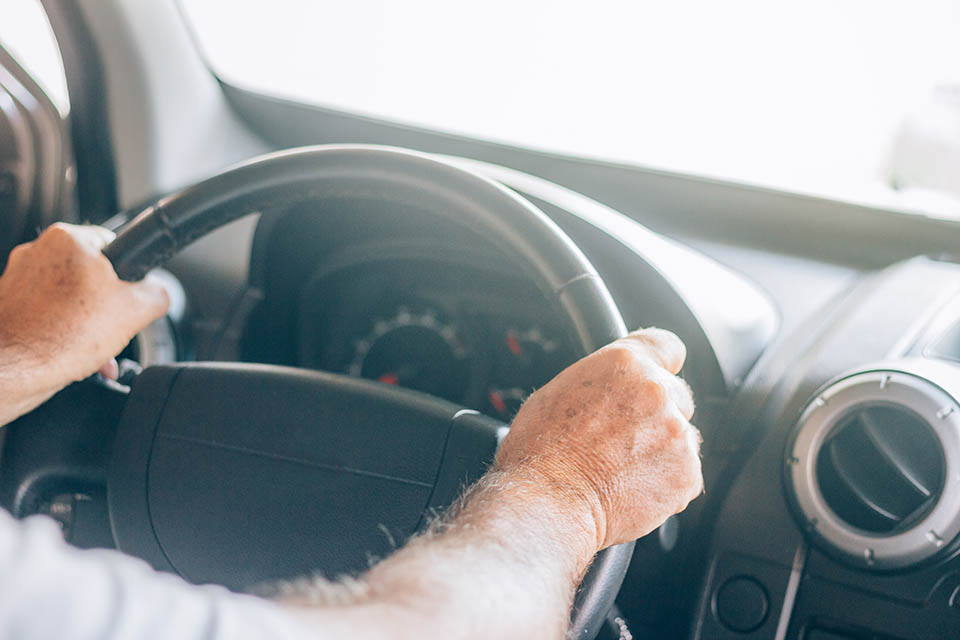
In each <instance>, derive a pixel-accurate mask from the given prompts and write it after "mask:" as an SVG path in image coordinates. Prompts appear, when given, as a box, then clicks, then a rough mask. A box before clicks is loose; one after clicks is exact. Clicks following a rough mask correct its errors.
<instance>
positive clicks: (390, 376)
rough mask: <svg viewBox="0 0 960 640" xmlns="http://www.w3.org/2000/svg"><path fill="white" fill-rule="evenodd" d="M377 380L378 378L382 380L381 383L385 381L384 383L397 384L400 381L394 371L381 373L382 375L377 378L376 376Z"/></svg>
mask: <svg viewBox="0 0 960 640" xmlns="http://www.w3.org/2000/svg"><path fill="white" fill-rule="evenodd" d="M377 380H379V381H380V382H383V383H385V384H399V383H400V376H398V375H397V374H396V373H394V372H393V371H391V372H389V373H385V374H383V375H382V376H380V377H379V378H377Z"/></svg>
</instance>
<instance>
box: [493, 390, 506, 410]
mask: <svg viewBox="0 0 960 640" xmlns="http://www.w3.org/2000/svg"><path fill="white" fill-rule="evenodd" d="M489 397H490V405H491V406H493V408H494V409H496V410H497V412H498V413H506V412H507V403H506V402H504V401H503V396H502V395H500V392H499V391H491V392H490V396H489Z"/></svg>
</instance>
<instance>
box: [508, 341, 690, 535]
mask: <svg viewBox="0 0 960 640" xmlns="http://www.w3.org/2000/svg"><path fill="white" fill-rule="evenodd" d="M685 356H686V350H685V348H684V346H683V343H682V342H680V340H679V339H678V338H677V337H676V336H675V335H674V334H672V333H670V332H668V331H663V330H660V329H647V330H644V331H638V332H635V333H633V334H631V335H630V336H628V337H626V338H623V339H621V340H617V341H616V342H614V343H612V344H610V345H607V346H606V347H604V348H602V349H600V350H599V351H597V352H595V353H593V354H591V355H589V356H587V357H586V358H584V359H582V360H580V361H579V362H577V363H575V364H573V365H572V366H570V367H569V368H567V369H566V370H564V371H563V372H561V373H560V374H559V375H558V376H557V377H556V378H554V379H553V380H552V381H550V383H549V384H547V385H546V386H544V387H543V388H542V389H540V390H539V391H537V392H536V393H535V394H533V396H531V397H530V399H529V400H527V402H526V403H525V404H524V405H523V407H522V408H521V409H520V412H519V413H518V414H517V417H516V418H515V419H514V421H513V425H512V427H511V429H510V434H509V436H508V437H507V438H506V439H505V440H504V442H503V446H502V447H501V449H500V451H499V453H498V455H497V459H496V467H497V468H499V469H502V470H508V471H509V470H517V471H519V472H525V473H531V474H533V475H534V476H535V477H539V478H542V480H543V481H544V482H545V483H546V484H548V485H549V486H551V487H554V488H555V490H561V491H564V492H567V493H570V494H572V495H574V496H577V497H580V498H581V499H582V500H584V501H585V502H586V503H587V504H588V505H589V506H590V508H591V510H592V512H593V518H594V521H595V524H596V528H597V541H598V544H597V549H598V550H599V549H601V548H604V547H608V546H610V545H614V544H618V543H621V542H627V541H629V540H634V539H636V538H639V537H642V536H644V535H646V534H648V533H650V532H651V531H653V530H654V529H655V528H657V527H658V526H660V525H661V524H662V523H663V521H664V520H666V519H667V518H668V517H669V516H671V515H673V514H675V513H678V512H680V511H682V510H683V509H684V508H686V506H687V504H688V503H689V502H690V501H691V500H693V499H694V498H695V497H697V495H699V494H700V493H701V491H702V490H703V479H702V476H701V469H700V456H699V449H700V436H699V433H698V432H697V430H696V429H695V428H694V427H693V426H691V424H690V423H689V420H690V418H691V417H692V415H693V409H694V404H693V396H692V394H691V392H690V389H689V387H688V386H687V385H686V383H684V382H683V381H682V380H681V379H679V378H677V377H676V375H674V374H676V373H677V372H679V370H680V368H681V367H682V366H683V361H684V359H685Z"/></svg>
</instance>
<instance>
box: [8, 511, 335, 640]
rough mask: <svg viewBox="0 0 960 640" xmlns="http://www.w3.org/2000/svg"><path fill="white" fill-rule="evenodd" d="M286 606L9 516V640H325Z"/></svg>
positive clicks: (46, 522)
mask: <svg viewBox="0 0 960 640" xmlns="http://www.w3.org/2000/svg"><path fill="white" fill-rule="evenodd" d="M318 637H319V635H318V633H317V631H316V630H311V629H308V628H307V626H306V624H305V623H302V622H301V621H298V620H297V619H296V618H295V617H294V616H293V615H291V614H290V612H289V611H287V610H285V609H284V608H283V607H282V606H280V605H278V604H276V603H273V602H270V601H268V600H263V599H260V598H256V597H254V596H248V595H240V594H236V593H232V592H230V591H228V590H227V589H225V588H223V587H219V586H213V585H208V586H195V585H191V584H189V583H187V582H186V581H184V580H182V579H180V578H178V577H176V576H173V575H168V574H164V573H159V572H156V571H154V570H153V569H152V568H151V567H150V566H149V565H147V564H146V563H145V562H143V561H141V560H138V559H136V558H131V557H129V556H125V555H123V554H121V553H119V552H116V551H108V550H93V551H84V550H80V549H76V548H74V547H71V546H70V545H68V544H67V543H66V542H64V541H63V539H62V536H61V534H60V530H59V528H58V526H57V525H56V523H55V522H54V521H53V520H51V519H49V518H46V517H41V516H34V517H31V518H27V519H26V520H23V521H17V520H15V519H14V518H13V517H12V516H10V514H9V513H7V512H6V511H3V510H2V509H0V638H11V639H13V638H16V639H17V640H34V639H36V640H40V639H43V640H47V639H49V638H57V639H58V640H161V639H162V640H170V639H172V638H176V639H177V640H228V639H229V640H246V639H248V638H249V639H250V640H253V639H256V640H268V639H270V638H283V639H284V640H300V639H301V638H304V639H306V638H313V639H314V640H315V639H316V638H318Z"/></svg>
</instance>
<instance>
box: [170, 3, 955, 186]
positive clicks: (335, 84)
mask: <svg viewBox="0 0 960 640" xmlns="http://www.w3.org/2000/svg"><path fill="white" fill-rule="evenodd" d="M182 4H183V6H184V7H185V10H186V13H187V14H188V15H189V17H190V19H191V21H192V22H193V24H194V25H195V28H196V32H197V34H198V35H199V40H200V42H201V43H202V45H203V48H204V50H205V51H206V54H207V56H208V58H209V60H210V62H211V63H212V65H213V67H214V68H216V69H217V70H218V71H219V72H220V73H221V74H222V75H223V76H224V77H226V78H228V79H230V80H232V81H235V82H237V83H239V84H242V85H246V86H252V87H256V88H258V89H261V90H263V91H268V92H270V93H274V94H279V95H283V96H288V97H293V98H298V99H302V100H308V101H312V102H317V103H322V104H327V105H332V106H338V107H343V108H347V109H352V110H358V111H361V112H366V113H370V114H376V115H382V116H386V117H389V118H392V119H396V120H400V121H404V122H409V123H415V124H423V125H427V126H432V127H436V128H439V129H444V130H448V131H453V132H461V133H466V134H470V135H476V136H480V137H483V138H490V139H496V140H503V141H509V142H513V143H518V144H522V145H527V146H532V147H537V148H542V149H548V150H556V151H561V152H568V153H574V154H578V155H585V156H595V157H599V158H605V159H612V160H620V161H626V162H630V163H636V164H641V165H647V166H650V167H655V168H663V169H669V170H677V171H683V172H692V173H697V174H702V175H707V176H716V177H720V178H729V179H735V180H740V181H746V182H750V183H755V184H760V185H769V186H774V187H784V188H789V189H792V190H797V191H809V192H813V193H822V194H825V195H833V196H837V197H846V198H848V199H855V200H856V199H859V200H864V201H883V200H884V199H886V197H887V196H891V197H892V196H893V194H890V193H887V192H888V191H889V189H888V188H887V187H886V184H885V179H886V177H887V176H886V175H885V170H886V168H887V163H888V161H889V154H890V148H891V146H892V143H893V140H894V138H895V135H896V133H897V130H898V128H899V127H900V125H901V123H902V121H903V119H904V118H905V117H906V116H907V115H908V114H910V113H911V112H912V111H914V110H915V109H917V108H918V105H921V104H923V103H924V102H926V101H928V100H929V99H930V97H931V92H932V90H933V87H934V86H936V85H938V84H943V83H949V82H958V81H960V1H958V0H910V1H900V0H804V1H794V2H783V1H778V0H670V1H669V2H663V1H657V2H651V1H628V0H589V1H586V0H578V1H569V0H567V1H563V0H485V1H484V2H469V3H468V2H462V1H461V2H457V1H451V0H408V1H406V2H397V1H395V0H350V1H339V2H308V1H303V0H271V1H270V2H260V1H257V0H220V1H216V0H183V1H182ZM958 180H960V177H958Z"/></svg>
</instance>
